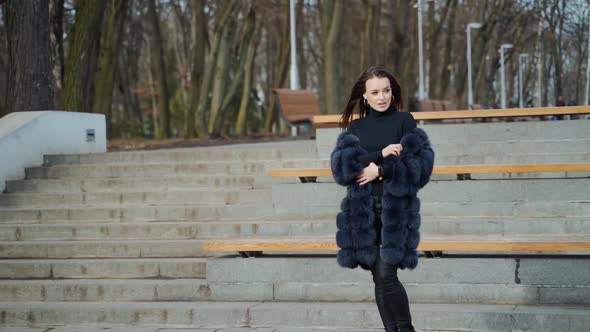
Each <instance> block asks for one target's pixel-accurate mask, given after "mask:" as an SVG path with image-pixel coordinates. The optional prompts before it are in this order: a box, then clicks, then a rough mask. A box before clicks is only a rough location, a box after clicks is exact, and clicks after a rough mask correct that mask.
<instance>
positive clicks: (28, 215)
mask: <svg viewBox="0 0 590 332" xmlns="http://www.w3.org/2000/svg"><path fill="white" fill-rule="evenodd" d="M269 204H270V202H269ZM274 216H275V212H274V210H273V208H272V207H271V206H268V205H262V204H257V205H252V204H239V205H237V204H236V205H225V204H203V205H197V204H194V205H165V206H149V205H145V206H131V207H127V206H102V207H85V208H82V207H78V208H73V207H72V208H54V209H50V208H38V209H16V208H11V209H8V208H4V209H1V210H0V223H1V222H9V223H10V222H12V223H14V222H22V223H31V222H33V223H50V222H61V223H63V222H82V223H84V222H93V221H97V220H100V221H106V222H109V221H110V222H125V221H151V220H159V221H164V220H174V221H185V220H186V221H198V220H216V219H221V218H246V217H247V218H263V217H274Z"/></svg>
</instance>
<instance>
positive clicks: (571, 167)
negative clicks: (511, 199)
mask: <svg viewBox="0 0 590 332" xmlns="http://www.w3.org/2000/svg"><path fill="white" fill-rule="evenodd" d="M561 172H590V163H577V164H514V165H448V166H434V169H433V171H432V173H433V174H457V175H458V176H459V179H460V180H466V179H469V177H470V176H469V175H470V174H491V173H561ZM269 176H271V177H276V178H285V177H298V178H299V180H300V181H301V182H303V183H307V182H315V180H316V179H317V177H320V176H332V170H330V169H329V168H279V169H271V170H270V171H269Z"/></svg>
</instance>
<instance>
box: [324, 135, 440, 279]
mask: <svg viewBox="0 0 590 332" xmlns="http://www.w3.org/2000/svg"><path fill="white" fill-rule="evenodd" d="M401 144H402V146H403V151H402V154H401V155H400V156H390V157H388V158H385V159H384V161H383V163H384V164H385V163H387V166H388V167H391V169H392V176H391V178H387V179H385V181H384V185H383V199H382V203H383V211H382V215H381V221H382V223H383V227H382V229H381V238H382V243H381V245H380V246H379V245H378V243H377V234H376V228H375V215H374V212H373V202H372V196H371V185H370V184H369V185H366V186H359V185H358V184H357V183H356V181H355V179H356V177H357V176H358V174H359V173H360V172H361V171H362V170H363V166H364V165H362V164H361V163H359V161H358V158H359V156H361V155H363V154H365V153H367V152H366V151H365V150H363V149H362V148H361V147H360V145H359V139H358V138H357V137H356V136H354V135H352V134H350V133H348V132H346V131H344V132H343V133H341V134H340V135H339V137H338V140H337V143H336V147H335V149H334V151H333V152H332V154H331V160H330V161H331V168H332V174H333V176H334V180H335V181H336V183H338V184H340V185H342V186H346V192H347V194H346V197H344V199H343V200H342V203H341V206H340V208H341V211H340V212H339V213H338V215H337V218H336V219H337V220H336V223H337V228H338V231H337V233H336V243H337V245H338V247H339V248H340V250H339V251H338V258H337V259H338V263H339V264H340V265H341V266H343V267H348V268H355V267H357V266H361V267H362V268H364V269H371V267H372V266H373V265H374V263H375V260H376V258H377V255H378V254H380V255H381V257H382V259H383V260H384V261H386V262H388V263H390V264H395V265H397V266H398V267H399V268H402V269H403V268H414V267H416V265H417V264H418V253H417V251H416V248H417V246H418V243H419V242H420V233H419V227H420V214H419V210H420V202H419V200H418V198H417V197H416V194H417V192H418V190H419V189H420V188H422V187H424V185H426V183H428V180H429V179H430V176H431V174H432V169H433V166H434V151H433V150H432V148H431V146H430V142H429V140H428V136H427V135H426V133H425V132H424V131H423V130H422V129H420V128H415V129H413V130H412V131H411V132H410V133H408V134H406V135H405V136H404V137H403V138H402V140H401Z"/></svg>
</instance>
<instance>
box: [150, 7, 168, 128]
mask: <svg viewBox="0 0 590 332" xmlns="http://www.w3.org/2000/svg"><path fill="white" fill-rule="evenodd" d="M148 16H149V20H150V21H151V22H150V23H151V26H152V31H151V37H152V41H151V47H150V48H151V50H150V53H151V59H152V67H151V68H152V70H153V71H154V73H155V76H156V77H155V79H156V84H157V86H158V112H159V116H158V122H159V123H158V126H157V128H158V130H157V132H156V137H157V138H159V139H162V138H168V137H170V108H169V104H170V92H169V91H168V80H167V77H166V63H165V58H164V44H163V43H164V41H163V39H162V32H161V29H160V19H159V18H158V13H157V11H156V4H155V1H148Z"/></svg>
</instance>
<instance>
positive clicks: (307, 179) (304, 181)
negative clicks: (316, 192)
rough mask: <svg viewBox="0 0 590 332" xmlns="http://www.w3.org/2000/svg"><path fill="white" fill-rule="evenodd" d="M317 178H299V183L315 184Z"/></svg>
mask: <svg viewBox="0 0 590 332" xmlns="http://www.w3.org/2000/svg"><path fill="white" fill-rule="evenodd" d="M317 179H318V177H317V176H300V177H299V181H301V183H315V182H317Z"/></svg>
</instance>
